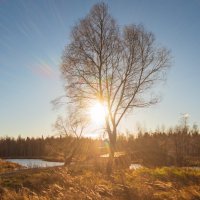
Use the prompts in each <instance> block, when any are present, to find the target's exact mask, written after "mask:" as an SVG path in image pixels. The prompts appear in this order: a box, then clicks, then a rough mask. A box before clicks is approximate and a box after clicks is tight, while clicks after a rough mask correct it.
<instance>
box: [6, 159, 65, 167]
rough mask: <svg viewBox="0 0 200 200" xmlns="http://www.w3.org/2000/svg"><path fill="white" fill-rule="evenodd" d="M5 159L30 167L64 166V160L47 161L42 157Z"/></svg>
mask: <svg viewBox="0 0 200 200" xmlns="http://www.w3.org/2000/svg"><path fill="white" fill-rule="evenodd" d="M5 160H7V161H9V162H14V163H17V164H20V165H22V166H24V167H28V168H35V167H54V166H62V165H63V164H64V162H52V161H45V160H41V159H5Z"/></svg>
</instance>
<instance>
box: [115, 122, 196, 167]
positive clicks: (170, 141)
mask: <svg viewBox="0 0 200 200" xmlns="http://www.w3.org/2000/svg"><path fill="white" fill-rule="evenodd" d="M118 146H119V148H120V149H121V150H122V149H123V148H124V149H125V151H126V152H127V153H128V154H129V155H130V156H131V159H132V160H134V161H138V162H141V163H143V164H144V165H147V166H171V165H174V166H200V134H199V130H198V128H197V127H196V126H194V127H193V128H192V129H190V128H188V127H180V126H179V127H176V128H173V129H169V130H168V131H160V130H157V131H155V132H153V133H149V132H140V133H139V134H138V135H137V137H134V136H133V135H130V136H128V137H123V136H121V138H120V137H119V138H118Z"/></svg>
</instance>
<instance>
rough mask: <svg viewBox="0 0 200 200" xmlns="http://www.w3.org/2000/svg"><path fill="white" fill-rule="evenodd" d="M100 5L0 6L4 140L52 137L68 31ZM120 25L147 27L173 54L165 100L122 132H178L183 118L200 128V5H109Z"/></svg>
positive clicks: (16, 1) (10, 2)
mask: <svg viewBox="0 0 200 200" xmlns="http://www.w3.org/2000/svg"><path fill="white" fill-rule="evenodd" d="M97 2H98V1H95V0H93V1H92V0H84V1H83V0H75V1H67V0H0V92H1V96H0V136H5V135H8V136H17V135H21V136H24V137H26V136H40V135H45V136H46V135H52V134H53V131H52V124H53V123H54V121H55V119H56V117H57V115H58V114H60V113H62V112H64V108H63V109H61V110H58V111H55V110H53V109H52V105H51V103H50V102H51V100H53V99H54V98H56V97H58V96H60V95H62V94H64V91H63V88H62V84H63V82H62V80H61V78H60V73H59V64H60V57H61V55H62V51H63V49H64V46H65V45H66V44H67V43H68V42H69V41H70V37H69V36H70V30H71V28H72V27H73V25H74V24H75V23H76V22H77V21H78V20H79V19H80V18H82V17H84V16H85V15H86V14H87V13H88V12H89V10H90V8H91V7H92V5H94V4H95V3H97ZM105 2H106V3H107V4H108V6H109V8H110V13H111V15H112V16H113V17H114V18H115V19H116V20H117V22H118V23H119V25H120V26H123V25H125V24H132V23H134V24H140V23H142V24H143V25H144V26H145V27H146V29H147V30H149V31H152V32H153V33H154V34H155V36H156V38H157V42H158V43H159V44H162V45H163V46H166V47H167V48H168V49H170V50H171V54H172V56H173V60H172V67H171V69H170V72H169V74H168V80H167V82H166V83H165V84H163V85H162V87H159V89H158V92H159V93H161V94H162V101H161V102H160V103H159V104H157V105H155V106H153V107H151V108H148V109H140V110H136V111H134V112H133V115H131V116H128V117H126V118H125V119H124V122H123V123H122V127H123V128H122V129H123V130H125V129H126V128H127V129H130V130H135V129H136V127H137V125H138V123H140V124H141V125H142V126H145V127H146V128H147V129H152V130H153V129H155V128H157V127H158V126H162V125H165V126H166V127H169V126H174V125H176V124H178V123H179V119H180V116H181V115H180V114H181V113H189V115H190V118H189V122H190V124H191V125H192V124H193V123H196V124H197V125H198V126H200V108H199V102H200V90H199V86H200V78H199V77H200V45H199V44H200V23H199V19H200V12H199V10H200V1H199V0H191V1H188V0H168V1H165V0H151V1H149V0H130V1H129V0H123V1H121V0H113V1H112V0H109V1H105Z"/></svg>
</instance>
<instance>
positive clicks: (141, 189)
mask: <svg viewBox="0 0 200 200" xmlns="http://www.w3.org/2000/svg"><path fill="white" fill-rule="evenodd" d="M0 186H1V187H0V193H1V194H0V195H1V197H2V199H6V200H9V199H45V200H46V199H48V200H50V199H96V200H100V199H105V200H108V199H111V200H126V199H134V200H145V199H148V200H163V199H166V200H180V199H181V200H193V199H199V198H200V172H199V171H198V170H192V169H186V168H167V167H165V168H156V169H149V168H141V169H138V170H135V171H131V170H119V171H115V172H114V173H113V174H112V175H111V176H107V175H106V174H104V173H101V172H98V171H95V170H89V169H86V168H79V169H78V168H77V169H76V170H75V171H74V170H73V169H71V170H69V169H67V168H64V167H58V168H52V169H37V170H32V171H29V172H28V173H27V172H23V173H19V174H15V175H13V176H4V177H1V179H0Z"/></svg>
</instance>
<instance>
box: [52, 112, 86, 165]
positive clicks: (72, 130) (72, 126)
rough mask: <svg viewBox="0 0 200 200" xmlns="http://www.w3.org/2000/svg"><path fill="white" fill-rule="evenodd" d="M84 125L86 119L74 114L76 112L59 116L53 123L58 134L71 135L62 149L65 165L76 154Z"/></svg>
mask: <svg viewBox="0 0 200 200" xmlns="http://www.w3.org/2000/svg"><path fill="white" fill-rule="evenodd" d="M86 126H87V120H85V119H83V118H81V117H80V116H79V115H76V112H71V113H70V114H69V115H68V117H66V118H63V117H61V116H59V117H58V118H57V120H56V122H55V124H54V128H55V130H56V131H57V132H58V133H59V135H62V136H65V137H70V136H71V140H68V142H69V143H68V144H66V147H67V148H66V149H65V151H64V158H65V165H67V164H70V163H71V161H72V159H73V158H74V156H75V155H76V153H77V151H78V149H79V145H80V139H81V138H82V136H83V133H84V130H85V128H86Z"/></svg>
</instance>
